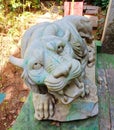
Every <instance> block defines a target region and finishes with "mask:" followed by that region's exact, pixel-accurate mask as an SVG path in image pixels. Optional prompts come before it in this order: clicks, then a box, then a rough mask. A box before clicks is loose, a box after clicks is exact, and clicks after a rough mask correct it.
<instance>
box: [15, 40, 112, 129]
mask: <svg viewBox="0 0 114 130" xmlns="http://www.w3.org/2000/svg"><path fill="white" fill-rule="evenodd" d="M96 45H97V47H98V48H97V53H98V54H97V62H96V79H97V78H98V77H99V75H101V76H102V72H101V70H102V69H103V68H110V67H112V69H113V68H114V56H112V55H108V54H100V53H99V52H100V48H101V44H100V42H99V41H96ZM104 65H106V66H104ZM99 72H101V73H99ZM96 81H97V80H96ZM97 86H98V97H99V114H98V116H95V117H92V118H89V119H85V120H81V121H70V122H63V123H61V122H59V125H56V123H54V121H49V120H47V121H38V120H35V119H34V108H33V103H32V93H31V92H30V94H29V96H28V99H27V101H26V102H25V103H24V105H23V107H22V109H21V112H20V114H19V116H18V118H17V120H16V122H15V124H14V125H13V127H12V129H13V130H108V129H107V127H109V126H108V123H107V122H108V121H109V119H110V115H109V112H110V110H109V101H110V102H113V101H114V100H113V99H114V98H113V97H114V96H113V94H112V97H111V98H110V95H109V92H107V91H106V90H104V89H103V90H102V89H99V88H100V86H99V84H98V83H97ZM103 88H104V87H103ZM113 104H114V102H113ZM113 115H114V114H113ZM112 118H113V117H112ZM112 127H113V125H112Z"/></svg>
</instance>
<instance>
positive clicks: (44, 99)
mask: <svg viewBox="0 0 114 130" xmlns="http://www.w3.org/2000/svg"><path fill="white" fill-rule="evenodd" d="M33 103H34V108H35V114H34V116H35V118H36V119H37V120H42V119H47V118H48V117H52V116H53V114H54V105H55V99H54V97H53V96H52V95H50V94H35V93H34V94H33Z"/></svg>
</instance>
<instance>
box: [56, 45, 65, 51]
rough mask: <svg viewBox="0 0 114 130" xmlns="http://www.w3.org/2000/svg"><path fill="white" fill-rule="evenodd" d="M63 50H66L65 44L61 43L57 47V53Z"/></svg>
mask: <svg viewBox="0 0 114 130" xmlns="http://www.w3.org/2000/svg"><path fill="white" fill-rule="evenodd" d="M63 50H64V46H62V45H60V46H58V48H57V53H61V52H63Z"/></svg>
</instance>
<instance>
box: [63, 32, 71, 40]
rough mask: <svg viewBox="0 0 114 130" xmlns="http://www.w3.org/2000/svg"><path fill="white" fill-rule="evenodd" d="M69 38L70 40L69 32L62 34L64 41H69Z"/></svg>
mask: <svg viewBox="0 0 114 130" xmlns="http://www.w3.org/2000/svg"><path fill="white" fill-rule="evenodd" d="M70 38H71V33H70V31H69V30H66V32H65V34H64V36H63V39H64V40H65V41H69V40H70Z"/></svg>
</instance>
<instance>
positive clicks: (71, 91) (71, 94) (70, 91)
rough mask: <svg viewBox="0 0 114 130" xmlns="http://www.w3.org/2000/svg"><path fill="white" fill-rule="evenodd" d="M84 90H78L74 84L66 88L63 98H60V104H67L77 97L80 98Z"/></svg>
mask: <svg viewBox="0 0 114 130" xmlns="http://www.w3.org/2000/svg"><path fill="white" fill-rule="evenodd" d="M83 89H84V88H79V87H77V86H76V84H75V83H74V82H72V83H71V84H70V85H68V86H66V88H65V90H64V96H63V97H62V98H61V101H62V103H64V104H69V103H70V102H72V101H73V100H74V99H76V98H77V97H79V96H81V95H82V93H83Z"/></svg>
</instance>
